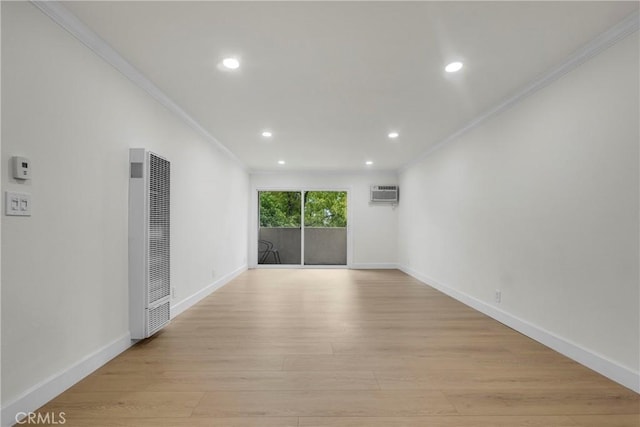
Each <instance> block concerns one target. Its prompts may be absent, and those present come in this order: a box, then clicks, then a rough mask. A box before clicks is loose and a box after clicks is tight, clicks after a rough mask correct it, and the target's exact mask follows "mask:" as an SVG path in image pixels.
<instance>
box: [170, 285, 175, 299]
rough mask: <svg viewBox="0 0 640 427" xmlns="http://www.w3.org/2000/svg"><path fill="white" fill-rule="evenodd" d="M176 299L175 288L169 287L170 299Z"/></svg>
mask: <svg viewBox="0 0 640 427" xmlns="http://www.w3.org/2000/svg"><path fill="white" fill-rule="evenodd" d="M175 297H176V288H174V287H171V298H175Z"/></svg>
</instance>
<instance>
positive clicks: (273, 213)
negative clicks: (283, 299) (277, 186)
mask: <svg viewBox="0 0 640 427" xmlns="http://www.w3.org/2000/svg"><path fill="white" fill-rule="evenodd" d="M258 207H259V215H258V221H259V228H258V264H260V265H264V264H285V265H286V264H288V265H347V192H346V191H259V192H258Z"/></svg>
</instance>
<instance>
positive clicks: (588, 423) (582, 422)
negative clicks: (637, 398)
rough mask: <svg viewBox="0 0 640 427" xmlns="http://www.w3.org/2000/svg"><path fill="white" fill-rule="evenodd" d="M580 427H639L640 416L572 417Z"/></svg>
mask: <svg viewBox="0 0 640 427" xmlns="http://www.w3.org/2000/svg"><path fill="white" fill-rule="evenodd" d="M571 419H572V420H573V421H574V422H575V423H576V425H577V426H578V427H604V426H606V427H638V426H640V415H639V414H631V415H572V416H571Z"/></svg>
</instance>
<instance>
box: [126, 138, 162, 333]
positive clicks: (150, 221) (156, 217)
mask: <svg viewBox="0 0 640 427" xmlns="http://www.w3.org/2000/svg"><path fill="white" fill-rule="evenodd" d="M169 187H170V164H169V161H168V160H166V159H164V158H162V157H160V156H158V155H156V154H154V153H151V152H149V151H146V150H145V149H143V148H132V149H130V150H129V328H130V331H131V338H132V339H142V338H147V337H150V336H151V335H153V334H154V333H155V332H157V331H158V330H160V329H161V328H162V327H163V326H165V325H166V324H167V323H169V319H170V313H169V306H170V301H169V300H170V298H171V282H170V279H171V274H170V273H171V270H170V251H169V248H170V243H171V241H170V238H169V237H170V233H169V231H170V221H169V219H170V217H169V205H170V204H169V195H170V192H169Z"/></svg>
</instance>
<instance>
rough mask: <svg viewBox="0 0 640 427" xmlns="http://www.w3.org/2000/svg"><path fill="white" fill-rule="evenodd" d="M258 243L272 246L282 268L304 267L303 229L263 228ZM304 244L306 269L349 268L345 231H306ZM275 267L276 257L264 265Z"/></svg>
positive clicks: (312, 229) (314, 229)
mask: <svg viewBox="0 0 640 427" xmlns="http://www.w3.org/2000/svg"><path fill="white" fill-rule="evenodd" d="M258 239H260V240H266V241H269V242H271V243H272V244H273V248H274V249H277V250H278V253H279V255H280V261H281V263H282V264H301V259H300V255H301V254H300V247H301V246H300V245H301V241H302V239H301V230H300V228H284V227H261V228H260V231H259V235H258ZM304 242H305V243H304V264H305V265H346V264H347V229H346V227H332V228H325V227H305V229H304ZM259 256H260V254H259ZM275 263H276V260H275V257H273V256H267V259H265V260H264V262H263V264H275Z"/></svg>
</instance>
